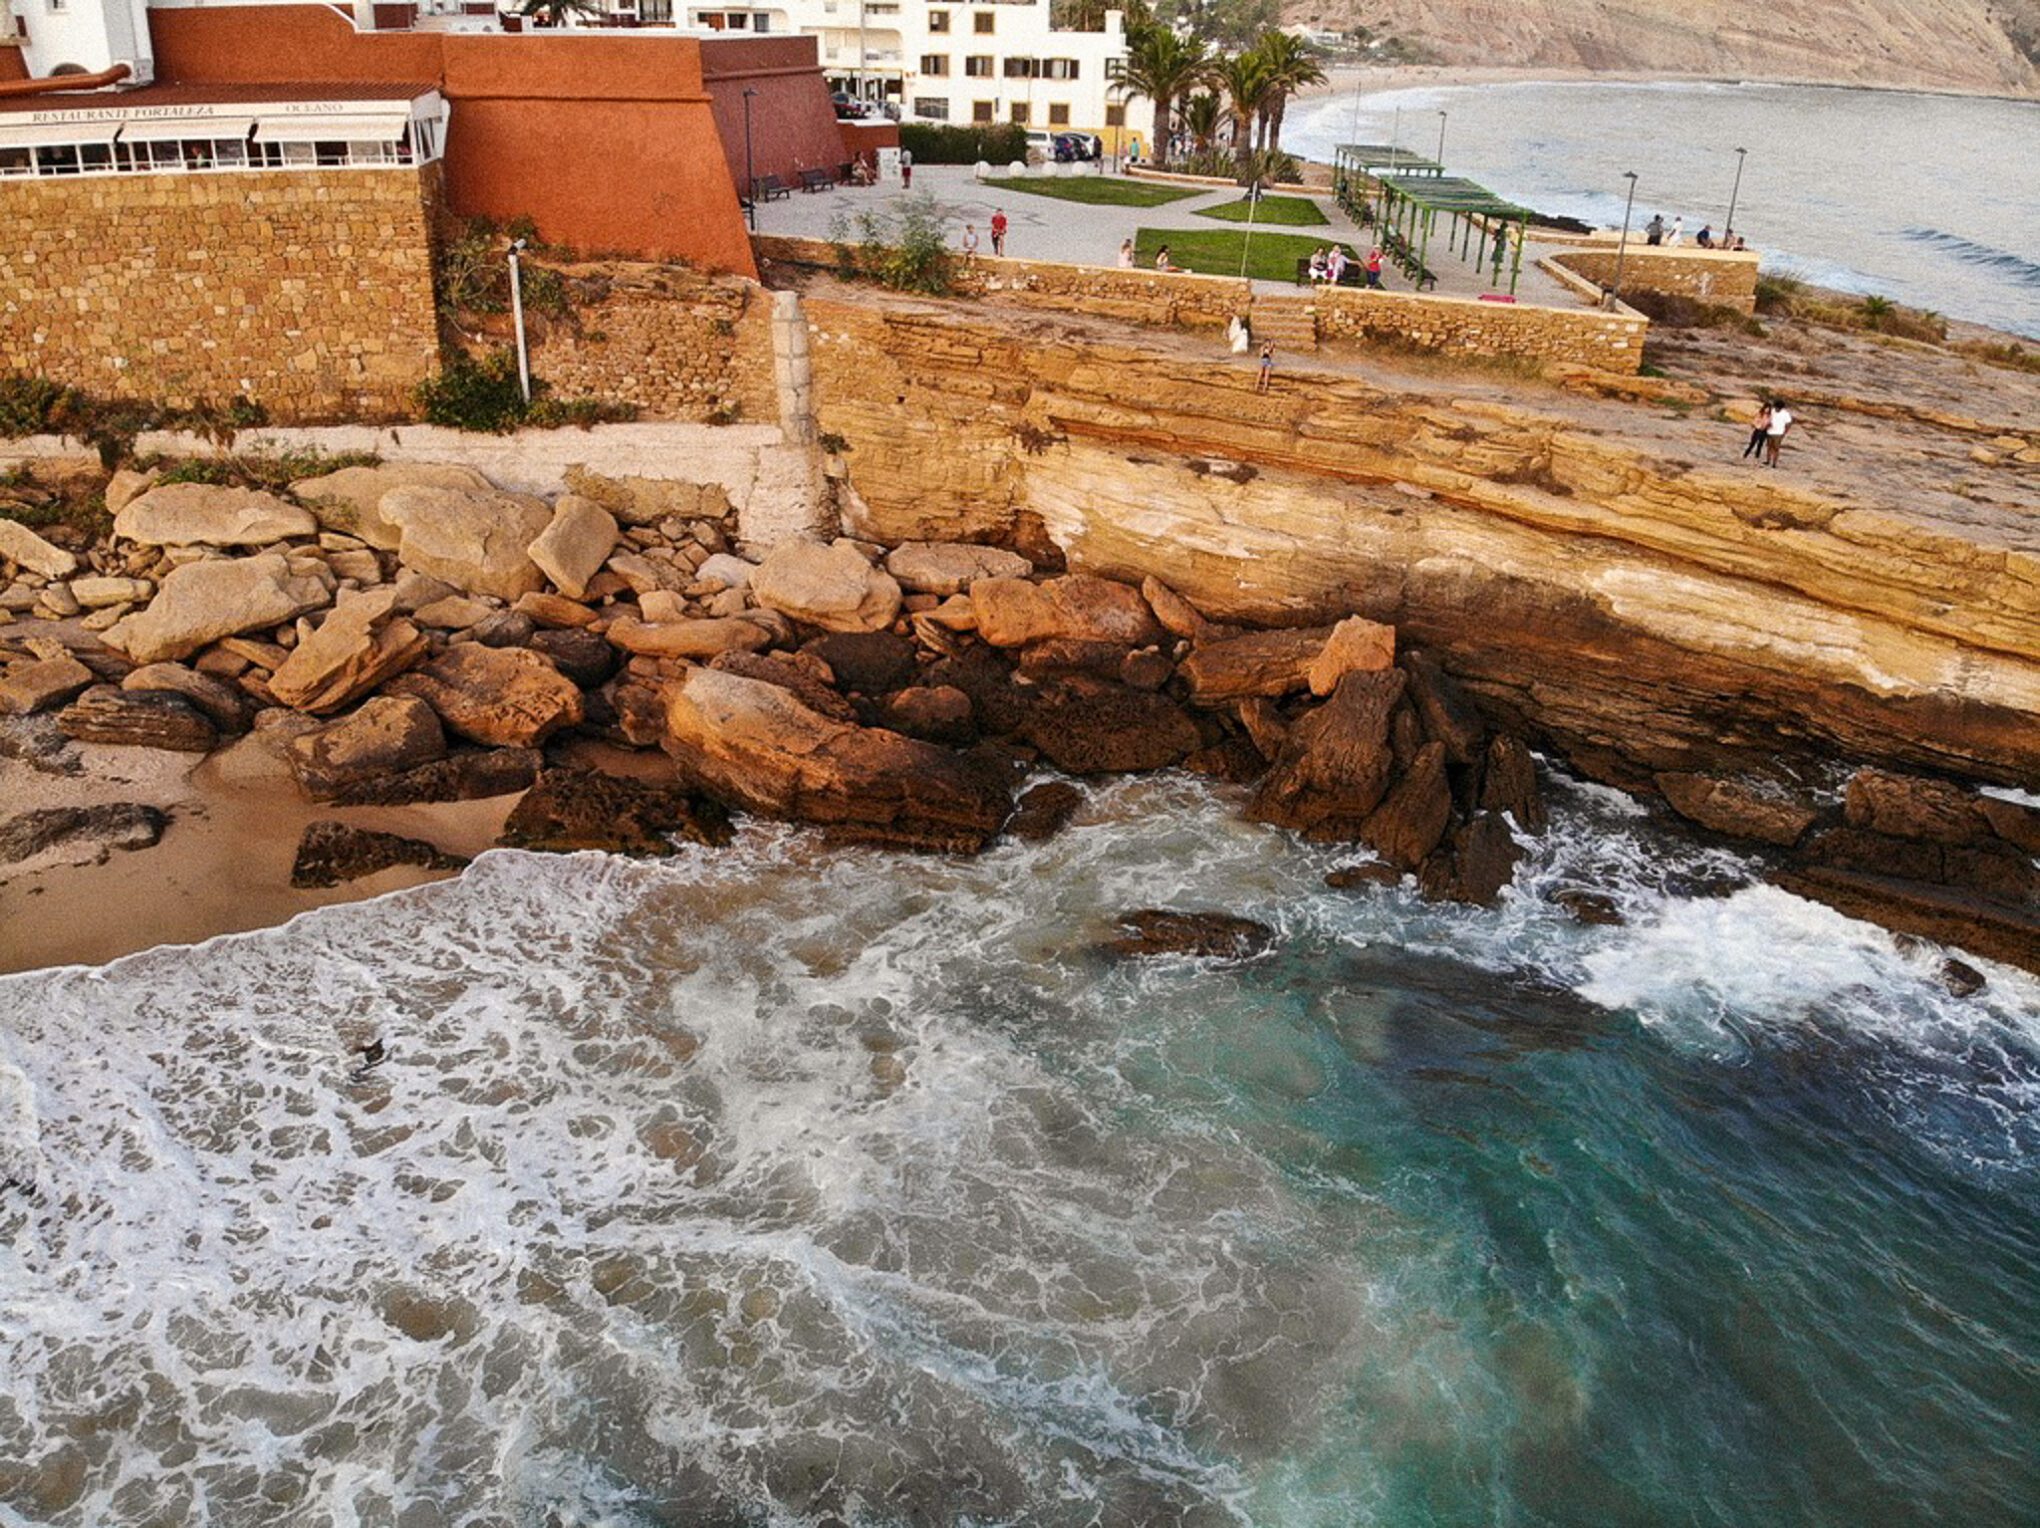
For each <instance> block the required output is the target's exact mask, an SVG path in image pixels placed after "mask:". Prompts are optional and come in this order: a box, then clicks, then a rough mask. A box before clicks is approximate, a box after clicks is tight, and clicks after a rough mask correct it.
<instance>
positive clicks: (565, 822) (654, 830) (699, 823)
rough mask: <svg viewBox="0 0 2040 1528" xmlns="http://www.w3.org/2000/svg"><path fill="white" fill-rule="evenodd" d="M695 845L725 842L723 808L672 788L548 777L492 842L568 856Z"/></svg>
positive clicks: (612, 778)
mask: <svg viewBox="0 0 2040 1528" xmlns="http://www.w3.org/2000/svg"><path fill="white" fill-rule="evenodd" d="M676 835H677V836H678V837H680V838H684V839H686V840H687V841H688V842H689V843H697V844H711V845H714V844H726V843H728V842H729V841H730V837H731V833H730V818H729V813H728V812H726V811H724V810H723V807H722V804H721V803H720V802H718V801H715V800H713V799H711V798H709V797H707V796H699V795H695V794H694V793H692V792H690V791H688V790H686V789H684V788H683V787H681V786H679V785H677V784H673V785H662V784H658V783H656V782H653V781H650V780H634V779H630V778H628V777H626V776H623V775H608V774H603V773H601V772H600V771H598V770H592V769H548V770H547V771H545V773H544V774H542V775H540V776H539V777H538V783H537V784H536V785H534V786H533V787H532V788H531V789H530V790H529V791H527V792H525V794H524V799H523V800H521V801H519V802H518V803H517V805H516V806H515V807H514V808H512V809H511V812H510V817H509V820H508V821H506V822H505V823H504V824H503V836H502V837H501V838H500V839H498V840H497V842H499V843H501V844H503V845H504V846H505V847H507V848H511V849H543V850H548V851H551V852H554V853H561V854H566V853H572V852H573V851H575V850H578V849H604V850H607V851H608V852H609V853H611V854H671V853H672V852H673V848H674V845H673V838H674V836H676Z"/></svg>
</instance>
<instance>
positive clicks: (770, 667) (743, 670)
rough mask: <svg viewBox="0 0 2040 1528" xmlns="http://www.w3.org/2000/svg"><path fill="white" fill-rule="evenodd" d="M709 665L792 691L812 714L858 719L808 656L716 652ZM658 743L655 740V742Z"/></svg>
mask: <svg viewBox="0 0 2040 1528" xmlns="http://www.w3.org/2000/svg"><path fill="white" fill-rule="evenodd" d="M708 666H709V667H710V668H712V669H717V670H720V671H721V672H722V673H725V674H737V675H740V676H742V677H743V678H745V679H762V680H764V681H765V683H767V684H776V685H778V686H779V687H780V688H781V689H782V690H791V691H792V692H793V693H794V695H795V696H796V697H797V698H798V699H799V701H800V703H801V704H802V705H804V706H806V707H807V708H808V709H809V710H810V711H819V712H820V713H821V714H822V715H823V716H826V717H829V718H831V719H832V720H835V721H839V722H854V721H857V720H859V717H858V714H857V708H856V707H855V706H854V705H852V704H851V703H850V702H849V701H848V700H846V699H844V698H843V697H842V696H841V695H839V694H837V693H836V691H835V690H833V689H831V688H830V684H831V682H832V680H833V677H834V676H833V673H832V671H831V670H830V668H829V666H828V665H827V664H826V663H823V662H822V661H821V660H820V659H819V658H817V657H815V656H814V655H812V654H809V653H717V654H716V655H715V657H713V658H711V659H710V660H709V664H708ZM654 741H656V739H654Z"/></svg>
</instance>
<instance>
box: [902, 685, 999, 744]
mask: <svg viewBox="0 0 2040 1528" xmlns="http://www.w3.org/2000/svg"><path fill="white" fill-rule="evenodd" d="M884 722H885V725H886V726H888V727H890V728H892V730H893V731H895V732H903V733H905V734H906V735H907V736H908V737H917V738H919V739H920V740H921V741H922V742H924V743H945V744H947V745H949V746H950V747H952V748H968V747H969V746H970V745H971V744H972V743H974V742H976V741H977V722H976V720H975V719H974V715H973V712H972V709H971V704H970V697H969V696H968V695H966V694H964V693H963V691H961V690H959V689H957V688H956V687H955V686H954V685H948V684H938V685H913V686H911V687H909V688H907V689H904V690H901V691H900V692H899V693H898V694H896V695H894V696H893V697H892V698H891V699H890V700H888V701H887V702H886V703H885V711H884Z"/></svg>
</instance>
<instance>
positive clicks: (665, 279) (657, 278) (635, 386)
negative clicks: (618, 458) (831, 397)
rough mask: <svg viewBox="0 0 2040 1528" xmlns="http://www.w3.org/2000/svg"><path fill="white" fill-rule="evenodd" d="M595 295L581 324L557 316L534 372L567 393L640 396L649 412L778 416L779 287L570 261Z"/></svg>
mask: <svg viewBox="0 0 2040 1528" xmlns="http://www.w3.org/2000/svg"><path fill="white" fill-rule="evenodd" d="M563 273H564V274H566V275H567V276H568V277H569V278H570V284H571V285H572V286H573V287H574V288H576V289H577V290H579V291H580V292H582V293H584V294H588V293H592V294H595V295H594V296H593V299H592V300H583V301H581V302H579V303H577V305H576V310H575V315H574V321H573V322H572V323H571V324H568V323H561V322H558V321H549V322H547V323H546V325H545V333H544V335H543V337H542V338H541V339H540V340H539V341H538V343H537V345H536V346H535V348H534V349H533V351H532V357H531V369H532V373H533V375H535V376H537V377H540V378H543V379H544V380H545V382H546V383H547V384H548V385H550V387H551V388H552V391H553V395H554V396H555V397H558V398H562V399H572V398H600V399H603V400H605V401H608V402H614V403H632V404H636V405H637V408H638V412H639V415H640V417H642V418H645V419H657V420H687V421H693V422H696V423H715V424H728V423H734V422H738V421H741V422H743V423H746V424H777V423H778V422H779V402H778V390H777V385H776V382H775V380H774V377H773V369H772V331H771V323H772V320H771V301H770V294H768V293H766V292H765V291H763V290H762V289H760V288H759V287H758V286H756V285H755V284H753V283H751V282H748V281H744V280H741V279H738V278H736V277H730V276H712V275H707V274H704V273H702V272H700V271H696V270H693V269H691V268H690V267H687V266H683V265H652V264H637V263H626V262H619V261H605V262H602V263H600V264H593V265H579V266H569V267H564V268H563Z"/></svg>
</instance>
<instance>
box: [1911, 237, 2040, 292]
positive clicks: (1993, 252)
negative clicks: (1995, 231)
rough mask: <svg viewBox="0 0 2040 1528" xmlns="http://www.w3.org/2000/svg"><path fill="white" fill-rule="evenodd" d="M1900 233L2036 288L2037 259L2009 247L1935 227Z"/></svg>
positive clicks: (2038, 277) (2039, 264) (2039, 277)
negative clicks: (1981, 242)
mask: <svg viewBox="0 0 2040 1528" xmlns="http://www.w3.org/2000/svg"><path fill="white" fill-rule="evenodd" d="M1903 236H1904V237H1905V238H1907V239H1910V240H1912V241H1913V242H1914V243H1915V244H1923V245H1925V246H1927V247H1928V248H1929V249H1934V250H1938V251H1940V252H1941V253H1943V254H1947V255H1952V256H1953V257H1954V258H1955V259H1957V260H1960V261H1962V262H1963V263H1964V264H1966V265H1976V266H1981V267H1983V268H1985V269H1986V270H1989V271H1991V272H1993V273H1995V274H1997V275H2000V276H2003V277H2005V278H2007V279H2009V280H2011V281H2013V282H2015V283H2017V284H2018V285H2020V286H2026V287H2040V260H2035V259H2033V258H2032V257H2031V256H2029V255H2017V254H2013V253H2012V252H2011V251H2010V250H2006V249H1996V248H1993V247H1992V246H1990V245H1988V244H1979V243H1977V242H1976V241H1975V240H1973V239H1965V238H1963V237H1962V236H1961V235H1960V234H1954V233H1947V232H1944V231H1943V230H1941V229H1938V228H1907V229H1905V230H1904V231H1903Z"/></svg>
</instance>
